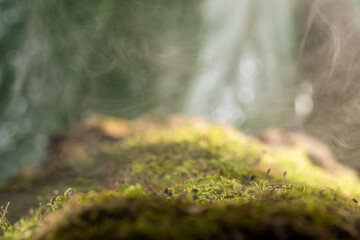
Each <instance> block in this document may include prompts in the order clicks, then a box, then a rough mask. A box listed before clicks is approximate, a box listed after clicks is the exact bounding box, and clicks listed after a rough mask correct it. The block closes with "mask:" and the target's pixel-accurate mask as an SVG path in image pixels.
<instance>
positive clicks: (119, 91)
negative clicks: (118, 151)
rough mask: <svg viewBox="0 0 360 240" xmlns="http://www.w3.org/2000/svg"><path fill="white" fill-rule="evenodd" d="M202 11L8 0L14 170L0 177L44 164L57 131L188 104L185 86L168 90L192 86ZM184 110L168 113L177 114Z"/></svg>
mask: <svg viewBox="0 0 360 240" xmlns="http://www.w3.org/2000/svg"><path fill="white" fill-rule="evenodd" d="M199 5H200V2H197V3H194V2H193V1H176V0H173V1H166V4H165V1H163V0H153V1H131V2H130V1H114V0H107V1H55V0H51V1H48V0H46V1H45V0H40V1H36V2H34V3H32V4H29V2H28V1H12V0H4V1H1V11H2V12H3V13H4V14H1V16H2V18H3V20H2V25H0V27H2V26H4V27H3V31H2V33H3V37H2V38H0V41H1V42H0V48H1V51H2V53H3V54H2V56H4V57H2V58H0V61H2V62H4V65H3V66H4V67H3V68H2V69H1V78H0V79H1V81H0V93H1V94H0V106H1V110H0V114H1V115H0V116H1V117H0V123H1V126H2V127H1V128H0V136H1V138H0V139H1V140H0V156H1V159H2V162H1V164H2V167H3V169H7V170H6V172H2V173H1V174H0V179H3V178H6V177H7V176H9V174H10V173H11V172H13V171H14V169H16V168H18V167H19V166H22V165H24V164H26V165H34V164H35V165H38V164H39V163H40V161H39V160H40V159H41V158H42V157H41V156H43V154H44V152H43V149H44V147H45V146H46V142H47V136H48V134H49V132H52V131H54V130H59V128H64V127H68V126H71V125H72V124H74V123H76V122H77V121H78V120H79V119H81V118H83V117H86V116H88V115H92V114H95V113H96V114H111V115H118V116H123V117H130V118H133V117H136V116H138V115H139V114H141V113H143V112H144V111H147V110H148V109H152V108H154V107H156V106H159V105H161V104H162V105H164V106H166V104H164V103H168V102H169V99H173V98H174V97H179V94H182V92H181V91H178V90H179V88H177V87H173V88H172V89H173V91H166V90H167V89H169V88H168V87H167V86H165V85H167V84H169V83H171V82H172V83H176V84H178V85H179V86H180V87H181V86H182V85H183V84H184V82H185V83H186V82H188V81H189V77H190V75H191V72H192V70H191V69H192V68H193V66H194V62H195V59H196V49H198V45H199V40H200V36H201V31H199V29H200V28H199V26H200V24H201V16H200V15H199V14H196V13H197V12H199ZM13 15H15V17H14V16H13ZM5 23H7V25H6V24H5ZM1 29H2V28H0V30H1ZM189 36H191V37H189ZM189 55H190V56H192V57H190V58H189V57H188V56H189ZM160 73H161V75H160ZM164 73H165V74H164ZM163 76H165V78H166V79H163ZM154 92H156V93H159V92H160V93H161V94H154ZM172 102H174V101H172ZM180 106H181V104H180V102H175V104H174V105H171V106H170V105H167V107H168V108H169V109H171V111H172V112H176V111H179V110H180Z"/></svg>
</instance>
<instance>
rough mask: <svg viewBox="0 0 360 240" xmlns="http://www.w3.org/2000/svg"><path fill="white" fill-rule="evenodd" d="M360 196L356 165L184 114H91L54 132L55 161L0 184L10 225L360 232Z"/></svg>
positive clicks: (28, 231) (8, 230) (5, 226)
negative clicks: (339, 165) (334, 167)
mask: <svg viewBox="0 0 360 240" xmlns="http://www.w3.org/2000/svg"><path fill="white" fill-rule="evenodd" d="M359 198H360V181H359V179H358V178H357V176H356V175H355V174H353V173H352V172H346V173H344V174H341V173H337V174H336V175H335V174H334V173H329V172H327V171H326V170H324V169H322V168H321V167H319V166H315V165H313V164H312V163H311V161H310V160H309V159H308V157H307V154H306V152H305V151H304V150H303V149H302V148H301V146H295V147H287V148H281V149H280V148H277V149H275V148H271V147H269V146H267V145H264V144H263V143H261V142H259V141H257V140H256V139H252V138H249V137H246V136H244V135H242V134H241V133H239V132H237V131H236V130H234V129H232V128H230V127H225V126H220V125H216V124H210V123H207V122H205V121H199V120H197V121H194V120H188V119H184V118H180V117H177V118H175V117H174V118H172V119H168V120H166V121H157V122H154V121H151V120H149V119H146V118H142V119H138V120H136V121H123V120H118V119H110V118H104V119H92V120H89V121H87V122H85V123H83V124H81V125H79V126H78V127H77V128H75V129H73V130H72V131H70V132H68V133H65V134H58V135H56V136H54V137H53V139H52V143H51V145H50V146H49V149H48V160H47V164H46V166H45V169H43V170H32V169H27V170H23V171H22V172H20V173H19V174H18V176H16V177H14V178H13V179H11V180H10V181H9V182H8V183H7V184H5V185H4V186H3V187H2V188H1V189H0V201H1V204H2V205H3V206H4V207H3V208H2V212H1V219H0V227H1V228H0V233H1V238H3V239H260V238H266V239H290V238H301V239H360V211H359V207H358V203H357V199H359ZM7 201H10V205H9V206H8V208H6V203H7ZM39 203H40V206H39ZM29 209H30V211H29ZM19 219H20V220H19Z"/></svg>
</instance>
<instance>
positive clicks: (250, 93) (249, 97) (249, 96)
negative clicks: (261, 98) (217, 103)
mask: <svg viewBox="0 0 360 240" xmlns="http://www.w3.org/2000/svg"><path fill="white" fill-rule="evenodd" d="M238 99H239V101H240V102H242V103H245V104H249V103H252V102H253V101H254V100H255V93H254V90H253V89H252V88H251V87H248V86H244V87H241V88H240V90H239V91H238Z"/></svg>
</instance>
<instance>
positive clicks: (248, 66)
mask: <svg viewBox="0 0 360 240" xmlns="http://www.w3.org/2000/svg"><path fill="white" fill-rule="evenodd" d="M257 71H258V67H257V63H256V61H255V60H253V59H251V58H246V59H244V60H242V61H241V62H240V64H239V74H240V76H244V77H254V76H255V75H256V73H257Z"/></svg>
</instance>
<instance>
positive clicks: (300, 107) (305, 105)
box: [295, 93, 314, 117]
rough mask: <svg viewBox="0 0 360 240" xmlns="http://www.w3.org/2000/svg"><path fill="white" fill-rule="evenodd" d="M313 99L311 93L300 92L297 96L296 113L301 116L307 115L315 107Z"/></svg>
mask: <svg viewBox="0 0 360 240" xmlns="http://www.w3.org/2000/svg"><path fill="white" fill-rule="evenodd" d="M313 106H314V104H313V100H312V98H311V95H309V94H305V93H300V94H298V95H297V96H296V98H295V113H296V115H297V116H299V117H305V116H306V115H308V114H309V113H310V112H311V111H312V109H313Z"/></svg>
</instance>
